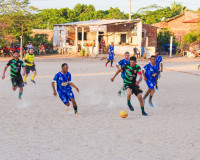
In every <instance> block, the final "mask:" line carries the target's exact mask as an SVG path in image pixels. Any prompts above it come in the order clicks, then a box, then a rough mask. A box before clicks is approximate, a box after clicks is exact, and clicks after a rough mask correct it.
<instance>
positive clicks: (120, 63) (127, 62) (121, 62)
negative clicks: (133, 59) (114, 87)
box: [117, 59, 130, 79]
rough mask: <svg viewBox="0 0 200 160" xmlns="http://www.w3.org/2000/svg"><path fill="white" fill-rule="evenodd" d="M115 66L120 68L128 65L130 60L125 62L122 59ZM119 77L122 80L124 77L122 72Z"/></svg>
mask: <svg viewBox="0 0 200 160" xmlns="http://www.w3.org/2000/svg"><path fill="white" fill-rule="evenodd" d="M117 64H118V65H120V67H121V68H122V67H123V66H124V65H126V64H130V60H128V61H127V60H125V59H122V60H121V61H119V62H118V63H117ZM121 77H122V78H123V79H124V77H125V71H123V72H122V73H121Z"/></svg>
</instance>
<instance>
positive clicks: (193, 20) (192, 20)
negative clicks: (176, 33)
mask: <svg viewBox="0 0 200 160" xmlns="http://www.w3.org/2000/svg"><path fill="white" fill-rule="evenodd" d="M198 22H200V18H194V19H189V20H184V21H183V23H198Z"/></svg>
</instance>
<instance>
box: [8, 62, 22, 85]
mask: <svg viewBox="0 0 200 160" xmlns="http://www.w3.org/2000/svg"><path fill="white" fill-rule="evenodd" d="M7 66H10V76H11V83H12V86H13V87H20V88H21V87H24V82H23V79H22V75H21V67H24V63H23V61H22V60H20V59H18V60H17V61H16V60H15V59H11V60H10V61H9V62H8V63H7Z"/></svg>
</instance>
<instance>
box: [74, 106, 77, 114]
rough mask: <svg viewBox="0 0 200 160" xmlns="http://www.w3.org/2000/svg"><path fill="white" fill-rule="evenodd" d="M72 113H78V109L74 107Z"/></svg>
mask: <svg viewBox="0 0 200 160" xmlns="http://www.w3.org/2000/svg"><path fill="white" fill-rule="evenodd" d="M74 113H75V114H76V113H78V107H77V106H74Z"/></svg>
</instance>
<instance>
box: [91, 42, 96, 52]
mask: <svg viewBox="0 0 200 160" xmlns="http://www.w3.org/2000/svg"><path fill="white" fill-rule="evenodd" d="M95 46H96V42H95V40H93V42H92V54H94V47H95Z"/></svg>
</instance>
